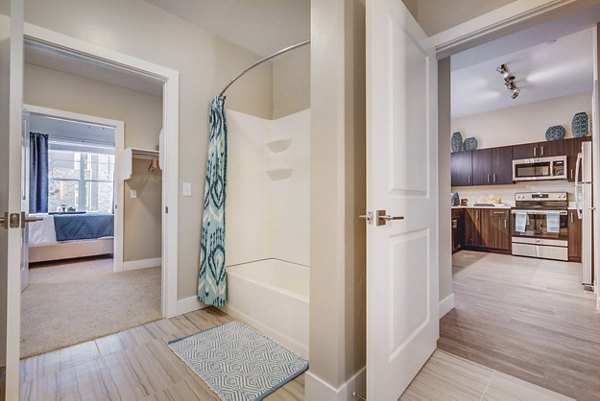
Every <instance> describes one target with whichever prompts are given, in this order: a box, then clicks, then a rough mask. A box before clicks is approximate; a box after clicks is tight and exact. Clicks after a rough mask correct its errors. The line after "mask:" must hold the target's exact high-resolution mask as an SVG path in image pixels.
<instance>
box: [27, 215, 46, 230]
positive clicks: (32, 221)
mask: <svg viewBox="0 0 600 401" xmlns="http://www.w3.org/2000/svg"><path fill="white" fill-rule="evenodd" d="M42 220H44V219H43V218H41V217H34V216H29V215H28V214H26V213H25V212H21V228H25V224H28V223H35V222H36V221H42Z"/></svg>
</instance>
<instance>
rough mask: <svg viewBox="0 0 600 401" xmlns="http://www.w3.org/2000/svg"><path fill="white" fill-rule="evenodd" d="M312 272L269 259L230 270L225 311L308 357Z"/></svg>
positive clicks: (301, 267)
mask: <svg viewBox="0 0 600 401" xmlns="http://www.w3.org/2000/svg"><path fill="white" fill-rule="evenodd" d="M308 285H309V268H308V267H306V266H302V265H297V264H294V263H289V262H285V261H282V260H278V259H265V260H260V261H256V262H250V263H244V264H241V265H236V266H230V267H228V268H227V287H228V290H227V296H228V302H227V305H226V306H225V307H223V310H224V311H225V312H226V313H227V314H228V315H230V316H232V317H233V318H235V319H237V320H240V321H242V322H244V323H247V324H248V325H250V326H252V327H254V328H255V329H257V330H259V331H261V332H262V333H263V334H265V335H267V336H268V337H271V338H272V339H274V340H276V341H278V342H279V343H281V344H282V345H284V346H286V347H288V348H290V349H291V350H293V351H295V352H296V353H298V354H300V355H301V356H303V357H308V288H309V287H308Z"/></svg>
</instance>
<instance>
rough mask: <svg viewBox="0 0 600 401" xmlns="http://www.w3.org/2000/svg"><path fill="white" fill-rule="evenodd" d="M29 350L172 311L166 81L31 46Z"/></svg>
mask: <svg viewBox="0 0 600 401" xmlns="http://www.w3.org/2000/svg"><path fill="white" fill-rule="evenodd" d="M25 76H26V80H25V82H26V83H25V87H24V91H25V92H24V94H25V95H24V103H25V107H24V113H23V139H24V140H23V149H22V154H23V160H24V163H23V166H22V169H21V180H22V181H23V184H24V185H23V188H27V189H28V190H25V191H24V192H23V193H22V197H21V199H22V203H23V210H27V211H28V213H29V215H30V216H31V217H32V218H35V219H39V220H40V221H37V222H35V223H31V224H28V225H27V230H28V232H27V233H26V235H24V239H25V240H24V243H23V247H22V248H23V264H22V267H21V277H22V280H21V282H22V286H21V287H22V288H21V290H22V293H21V310H22V322H21V357H22V358H24V357H27V356H31V355H36V354H39V353H43V352H47V351H50V350H53V349H57V348H60V347H64V346H67V345H71V344H76V343H80V342H81V341H85V340H88V339H92V338H96V337H99V336H102V335H107V334H110V333H114V332H117V331H120V330H123V329H126V328H130V327H134V326H137V325H140V324H143V323H147V322H150V321H153V320H157V319H160V318H162V313H161V274H162V272H161V270H162V269H161V264H162V261H161V257H162V251H161V243H162V221H161V209H162V173H163V172H162V170H161V168H160V166H159V151H158V145H159V133H160V131H161V127H162V86H161V85H160V83H157V82H155V81H154V80H151V79H149V78H148V79H140V78H137V77H133V76H132V75H131V74H126V73H124V72H120V71H114V70H109V69H108V68H106V67H103V66H98V65H94V64H91V63H90V62H89V61H86V60H77V59H75V58H73V57H69V56H67V55H63V54H60V53H59V52H57V51H56V49H50V48H43V47H40V46H37V45H33V44H30V45H28V46H26V51H25Z"/></svg>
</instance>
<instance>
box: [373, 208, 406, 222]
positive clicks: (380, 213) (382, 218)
mask: <svg viewBox="0 0 600 401" xmlns="http://www.w3.org/2000/svg"><path fill="white" fill-rule="evenodd" d="M375 214H376V216H377V222H376V224H375V225H377V226H384V225H386V224H387V222H388V221H394V220H404V216H390V215H388V214H387V212H386V211H385V209H380V210H377V211H376V212H375Z"/></svg>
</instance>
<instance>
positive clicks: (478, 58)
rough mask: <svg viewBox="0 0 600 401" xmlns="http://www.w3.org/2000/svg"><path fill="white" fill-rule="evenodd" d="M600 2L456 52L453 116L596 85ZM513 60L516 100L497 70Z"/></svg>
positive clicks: (516, 104)
mask: <svg viewBox="0 0 600 401" xmlns="http://www.w3.org/2000/svg"><path fill="white" fill-rule="evenodd" d="M599 20H600V5H596V6H594V7H591V8H588V9H585V10H582V11H581V12H578V13H575V14H571V15H569V16H566V17H563V18H561V19H558V20H554V21H552V22H549V23H546V24H542V25H538V26H535V27H533V28H530V29H527V30H524V31H520V32H517V33H514V34H511V35H508V36H505V37H503V38H500V39H497V40H494V41H491V42H488V43H486V44H483V45H481V46H478V47H475V48H472V49H469V50H466V51H464V52H462V53H459V54H456V55H454V56H452V74H451V79H452V117H453V118H458V117H464V116H467V115H471V114H477V113H483V112H487V111H493V110H499V109H503V108H507V107H512V106H518V105H522V104H527V103H532V102H537V101H542V100H546V99H551V98H556V97H560V96H566V95H570V94H575V93H579V92H584V91H591V90H592V83H593V59H592V57H593V54H592V50H593V49H592V30H591V27H592V26H594V25H595V24H596V22H597V21H599ZM501 64H507V65H508V67H509V69H510V70H511V72H512V73H513V75H515V77H516V83H517V86H518V87H519V88H520V89H521V93H520V95H519V97H518V98H517V99H515V100H513V99H511V97H510V92H509V91H508V90H507V89H506V88H504V81H503V79H502V76H501V75H500V74H499V73H498V72H497V71H496V68H498V67H499V66H500V65H501Z"/></svg>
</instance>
